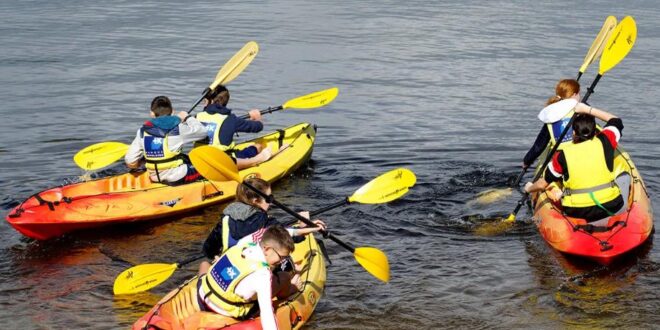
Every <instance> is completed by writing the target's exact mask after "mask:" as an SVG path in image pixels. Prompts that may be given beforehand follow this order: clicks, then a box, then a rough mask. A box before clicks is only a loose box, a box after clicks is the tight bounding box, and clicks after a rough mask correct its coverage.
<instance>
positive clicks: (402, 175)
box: [348, 168, 417, 204]
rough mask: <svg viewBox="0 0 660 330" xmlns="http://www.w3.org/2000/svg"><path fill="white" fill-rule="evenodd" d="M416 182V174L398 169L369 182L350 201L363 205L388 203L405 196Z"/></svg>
mask: <svg viewBox="0 0 660 330" xmlns="http://www.w3.org/2000/svg"><path fill="white" fill-rule="evenodd" d="M415 182H417V178H416V177H415V173H413V172H412V171H411V170H408V169H405V168H397V169H394V170H391V171H389V172H387V173H383V174H381V175H379V176H378V177H377V178H375V179H373V180H371V181H369V182H367V184H365V185H364V186H362V187H360V189H358V190H356V191H355V192H354V193H353V195H351V197H349V198H348V201H349V202H351V203H353V202H357V203H361V204H380V203H387V202H389V201H393V200H395V199H397V198H399V197H401V196H403V195H405V194H406V193H407V192H408V189H410V188H412V187H413V186H414V185H415Z"/></svg>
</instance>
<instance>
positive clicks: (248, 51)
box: [188, 41, 259, 113]
mask: <svg viewBox="0 0 660 330" xmlns="http://www.w3.org/2000/svg"><path fill="white" fill-rule="evenodd" d="M258 52H259V45H257V43H256V42H254V41H250V42H248V43H246V44H245V46H243V48H241V49H240V50H239V51H238V52H237V53H236V54H234V56H232V58H230V59H229V61H227V63H225V65H223V66H222V67H221V68H220V71H218V74H217V75H215V80H213V82H212V83H211V85H209V87H207V88H206V89H204V91H203V92H202V96H200V97H199V99H198V100H197V101H196V102H195V104H193V106H192V107H191V108H190V110H188V113H190V112H192V111H193V110H194V109H195V107H197V105H198V104H199V103H200V102H202V100H204V99H205V98H206V96H207V95H208V94H209V93H210V92H211V91H213V90H214V89H215V88H216V87H218V85H226V84H228V83H229V82H230V81H232V80H234V78H236V77H238V75H239V74H241V72H243V70H245V68H247V66H248V65H249V64H250V62H252V60H253V59H254V57H255V56H257V53H258Z"/></svg>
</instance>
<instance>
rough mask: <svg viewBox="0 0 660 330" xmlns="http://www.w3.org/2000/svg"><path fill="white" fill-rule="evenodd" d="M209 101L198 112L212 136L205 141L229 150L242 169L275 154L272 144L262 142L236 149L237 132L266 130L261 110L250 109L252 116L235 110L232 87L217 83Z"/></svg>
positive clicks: (223, 149) (208, 133) (209, 134)
mask: <svg viewBox="0 0 660 330" xmlns="http://www.w3.org/2000/svg"><path fill="white" fill-rule="evenodd" d="M205 101H206V103H207V105H206V106H205V107H204V111H203V112H200V113H198V114H197V119H198V120H199V121H200V122H202V124H204V126H206V129H207V135H208V139H207V140H206V141H205V142H206V143H207V144H208V145H212V146H214V147H217V148H219V149H220V150H222V151H226V152H227V153H228V154H229V155H230V156H231V157H232V158H233V159H234V161H235V162H236V166H238V169H239V170H240V169H244V168H248V167H252V166H255V165H257V164H259V163H263V162H265V161H267V160H268V159H270V157H271V156H272V151H271V150H270V148H268V147H264V146H261V145H258V144H253V145H251V146H249V147H247V148H244V149H241V150H236V149H234V146H235V143H234V135H235V134H236V133H237V132H244V133H258V132H261V131H262V130H263V128H264V125H263V123H262V122H261V112H259V110H256V109H253V110H250V112H249V115H250V120H247V119H243V118H241V117H238V116H236V115H234V114H233V113H231V109H229V108H227V103H228V102H229V90H227V88H226V87H225V86H222V85H219V86H218V87H216V89H215V90H214V91H213V92H211V93H210V94H209V95H208V97H207V98H206V99H205ZM199 144H201V143H198V145H199Z"/></svg>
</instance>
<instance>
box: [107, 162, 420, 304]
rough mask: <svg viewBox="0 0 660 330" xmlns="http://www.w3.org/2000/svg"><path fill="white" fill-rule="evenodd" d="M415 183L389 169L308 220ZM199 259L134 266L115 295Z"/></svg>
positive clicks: (388, 197) (383, 198)
mask: <svg viewBox="0 0 660 330" xmlns="http://www.w3.org/2000/svg"><path fill="white" fill-rule="evenodd" d="M416 181H417V178H416V177H415V174H414V173H413V172H411V171H410V170H407V169H395V170H391V171H389V172H386V173H383V174H381V175H379V176H378V177H376V178H375V179H373V180H371V181H369V182H368V183H366V184H364V185H363V186H362V187H360V188H359V189H358V190H356V191H355V192H354V193H353V194H352V195H351V196H349V197H346V198H344V199H342V200H341V201H339V202H337V203H334V204H331V205H328V206H326V207H323V208H320V209H318V210H315V211H312V212H310V218H311V217H315V216H317V215H319V214H321V213H324V212H327V211H330V210H332V209H335V208H338V207H341V206H344V205H347V204H351V203H358V204H379V203H387V202H390V201H393V200H396V199H398V198H399V197H401V196H403V195H405V194H406V193H407V192H408V190H409V189H410V188H411V187H413V186H414V185H415V183H416ZM295 222H298V219H296V220H294V221H293V222H290V223H287V224H286V225H292V224H293V223H295ZM202 258H204V255H199V256H195V257H192V258H189V259H186V260H183V261H179V262H176V263H173V264H164V263H153V264H142V265H137V266H133V267H131V268H129V269H127V270H125V271H123V272H122V273H120V274H119V275H117V278H116V279H115V282H114V285H113V291H114V294H115V295H120V294H132V293H138V292H143V291H147V290H149V289H151V288H153V287H155V286H157V285H159V284H161V283H163V282H165V281H166V280H167V279H168V278H169V277H170V276H172V274H173V273H174V271H175V270H177V269H179V268H181V267H183V266H185V265H187V264H190V263H192V262H195V261H197V260H199V259H202ZM364 262H369V261H364Z"/></svg>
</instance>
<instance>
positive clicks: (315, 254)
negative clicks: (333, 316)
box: [133, 235, 326, 330]
mask: <svg viewBox="0 0 660 330" xmlns="http://www.w3.org/2000/svg"><path fill="white" fill-rule="evenodd" d="M323 256H324V254H323V253H322V251H321V248H320V246H319V244H318V242H317V241H316V239H315V238H314V236H313V235H307V237H306V239H305V240H304V241H303V242H300V243H298V244H296V249H295V251H294V252H293V253H292V257H293V260H294V261H295V262H296V264H300V265H301V266H302V272H301V278H302V279H303V280H304V282H305V285H304V287H303V289H302V291H301V292H299V293H296V294H294V295H292V296H290V297H288V298H287V299H286V300H277V301H275V302H274V311H275V319H276V320H277V324H278V327H279V329H280V330H287V329H299V328H300V327H302V326H303V325H304V324H305V323H307V321H309V319H310V317H311V315H312V313H313V312H314V308H316V305H317V304H318V301H319V299H320V298H321V295H323V292H324V290H325V283H326V268H325V261H324V258H323ZM196 280H197V277H194V278H193V279H191V280H189V281H188V282H186V283H184V284H183V285H181V286H180V287H179V288H177V289H175V290H173V291H171V292H170V293H169V294H167V295H166V296H165V297H164V298H163V299H161V301H160V302H158V304H156V306H154V307H153V308H152V309H151V310H150V311H149V312H147V314H145V315H144V316H142V317H141V318H140V319H138V320H137V321H136V322H135V324H133V329H135V330H137V329H162V330H187V329H241V330H246V329H261V321H260V319H259V317H257V318H254V319H248V320H244V321H239V320H236V319H232V318H230V317H226V316H222V315H220V314H216V313H212V312H201V311H200V309H199V305H198V303H197V296H196V294H197V293H196V284H195V283H196Z"/></svg>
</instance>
